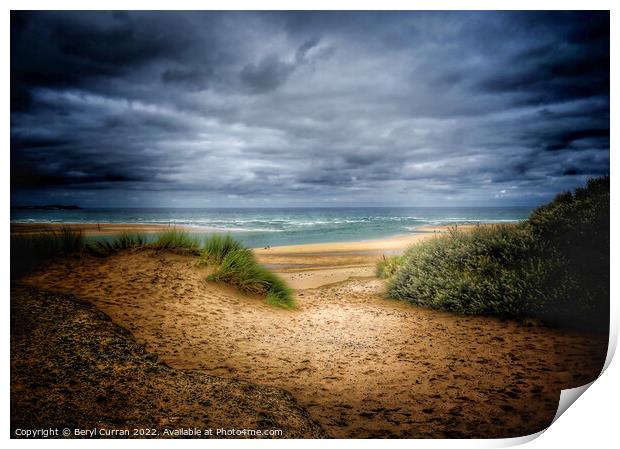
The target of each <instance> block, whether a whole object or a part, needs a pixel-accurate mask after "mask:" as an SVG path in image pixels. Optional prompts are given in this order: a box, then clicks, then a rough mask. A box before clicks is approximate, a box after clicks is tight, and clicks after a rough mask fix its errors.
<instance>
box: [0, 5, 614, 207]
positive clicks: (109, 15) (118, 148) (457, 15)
mask: <svg viewBox="0 0 620 449" xmlns="http://www.w3.org/2000/svg"><path fill="white" fill-rule="evenodd" d="M608 173H609V14H608V13H607V12H600V13H589V12H528V13H526V12H504V13H499V12H476V13H472V12H369V13H354V12H351V13H349V12H347V13H341V12H330V13H327V12H323V13H321V12H314V13H302V12H295V13H287V12H269V13H266V12H262V13H261V12H255V13H247V12H237V13H230V12H229V13H226V12H182V13H170V12H160V13H158V12H150V13H148V12H83V13H68V12H28V13H12V14H11V203H12V204H13V205H17V204H50V203H63V204H78V205H80V206H83V207H108V206H120V207H210V206H213V207H221V206H255V207H279V206H382V205H385V206H387V205H404V206H429V205H431V206H455V205H462V206H470V205H473V206H475V205H481V206H486V205H536V204H540V203H542V202H544V201H546V200H548V199H550V198H551V197H552V196H553V195H554V194H555V193H556V192H559V191H562V190H566V189H569V188H573V187H575V186H577V185H580V184H582V183H583V182H584V181H585V180H586V179H587V178H589V177H595V176H600V175H603V174H608Z"/></svg>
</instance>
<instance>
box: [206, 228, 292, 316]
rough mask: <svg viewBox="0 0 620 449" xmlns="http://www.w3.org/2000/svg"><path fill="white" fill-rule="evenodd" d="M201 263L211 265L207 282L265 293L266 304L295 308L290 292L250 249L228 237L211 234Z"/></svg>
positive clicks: (245, 290)
mask: <svg viewBox="0 0 620 449" xmlns="http://www.w3.org/2000/svg"><path fill="white" fill-rule="evenodd" d="M200 260H201V262H202V263H205V264H209V265H212V266H214V268H215V271H214V273H213V274H211V275H209V276H208V277H207V280H208V281H219V282H225V283H227V284H230V285H233V286H235V287H236V288H237V289H239V290H240V291H242V292H244V293H249V294H254V295H265V296H266V301H267V303H268V304H271V305H273V306H277V307H283V308H287V309H290V308H294V307H295V302H294V300H293V296H292V291H291V289H290V288H289V287H288V286H287V285H286V283H285V282H284V281H283V280H282V279H280V278H279V277H278V276H277V275H275V274H274V273H272V272H271V271H269V270H268V269H267V268H265V267H263V266H261V265H260V264H259V263H258V262H257V261H256V259H255V257H254V254H253V253H252V251H251V250H249V249H247V248H244V247H243V246H242V245H241V244H240V243H239V242H237V241H236V240H234V239H233V238H232V237H230V236H226V237H221V236H218V235H214V236H212V237H210V238H209V239H207V240H206V241H205V245H204V247H203V251H202V254H201V257H200Z"/></svg>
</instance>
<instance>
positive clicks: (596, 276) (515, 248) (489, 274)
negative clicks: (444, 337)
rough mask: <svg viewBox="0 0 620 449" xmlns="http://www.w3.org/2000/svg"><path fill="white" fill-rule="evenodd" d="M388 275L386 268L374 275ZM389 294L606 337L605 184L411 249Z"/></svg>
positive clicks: (424, 303) (591, 183)
mask: <svg viewBox="0 0 620 449" xmlns="http://www.w3.org/2000/svg"><path fill="white" fill-rule="evenodd" d="M393 265H398V264H397V262H394V264H393ZM389 269H390V268H388V263H387V262H386V263H384V264H383V266H381V267H378V270H381V272H382V273H387V272H389ZM388 277H389V276H388ZM388 293H389V295H390V296H391V297H393V298H397V299H402V300H405V301H408V302H410V303H412V304H416V305H421V306H426V307H432V308H436V309H441V310H447V311H452V312H457V313H463V314H484V315H495V316H500V317H513V318H525V317H534V318H540V319H542V320H544V321H545V322H547V323H549V324H553V325H557V326H561V327H580V328H590V329H597V330H601V329H602V330H605V329H607V326H608V324H609V177H606V178H599V179H596V180H591V181H589V182H588V185H587V187H586V188H584V189H577V191H576V192H575V193H574V194H572V193H570V192H569V193H565V194H562V195H559V196H558V197H556V199H555V200H554V201H553V202H551V203H550V204H548V205H546V206H543V207H540V208H538V209H537V210H536V211H534V212H533V213H532V215H531V216H530V217H529V218H528V220H526V221H525V222H524V223H521V224H518V225H497V226H480V227H476V228H475V229H474V230H473V231H471V232H462V231H458V230H456V229H452V230H451V231H450V232H449V233H448V234H447V235H445V236H440V237H437V238H434V239H430V240H428V241H425V242H422V243H420V244H418V245H415V246H413V247H412V248H410V249H409V250H408V251H407V252H406V253H405V255H404V256H403V260H402V261H401V263H400V267H398V268H397V269H396V270H395V272H394V273H393V274H392V277H391V278H390V280H389V283H388Z"/></svg>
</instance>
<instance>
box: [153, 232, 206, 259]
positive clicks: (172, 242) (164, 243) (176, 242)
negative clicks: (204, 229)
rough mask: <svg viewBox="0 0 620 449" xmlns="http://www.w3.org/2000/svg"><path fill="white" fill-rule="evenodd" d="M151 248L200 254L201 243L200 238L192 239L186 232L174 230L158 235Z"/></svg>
mask: <svg viewBox="0 0 620 449" xmlns="http://www.w3.org/2000/svg"><path fill="white" fill-rule="evenodd" d="M149 246H150V247H151V248H153V249H158V250H184V251H188V252H191V253H198V251H199V249H200V241H199V240H198V238H195V237H191V236H190V235H189V233H188V232H186V231H183V230H179V229H174V228H173V229H171V230H168V231H164V232H160V233H159V234H157V235H156V237H155V240H154V241H153V242H152V243H151V244H150V245H149Z"/></svg>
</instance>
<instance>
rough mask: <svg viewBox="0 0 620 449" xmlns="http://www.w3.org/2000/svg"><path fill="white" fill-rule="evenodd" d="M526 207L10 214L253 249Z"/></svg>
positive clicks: (384, 232)
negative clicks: (142, 227) (230, 240)
mask: <svg viewBox="0 0 620 449" xmlns="http://www.w3.org/2000/svg"><path fill="white" fill-rule="evenodd" d="M530 212H531V208H527V207H397V208H394V207H372V208H368V207H359V208H279V209H278V208H273V209H264V208H260V209H259V208H242V209H241V208H240V209H235V208H221V209H197V208H192V209H180V208H178V209H177V208H174V209H173V208H157V209H154V208H134V209H121V208H115V209H78V210H17V209H12V210H11V222H12V223H135V224H164V225H170V226H189V227H194V228H196V231H197V232H198V233H199V234H204V235H207V234H210V233H213V232H230V233H232V234H233V235H234V236H235V237H236V238H237V239H239V240H240V241H242V242H243V243H244V244H245V245H247V246H249V247H263V246H267V245H270V246H276V245H292V244H301V243H319V242H337V241H354V240H371V239H378V238H382V237H389V236H395V235H402V234H407V233H415V232H419V228H420V227H421V226H425V225H454V224H471V223H512V222H517V221H520V220H523V219H525V218H527V216H528V215H529V213H530Z"/></svg>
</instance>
